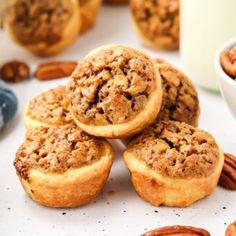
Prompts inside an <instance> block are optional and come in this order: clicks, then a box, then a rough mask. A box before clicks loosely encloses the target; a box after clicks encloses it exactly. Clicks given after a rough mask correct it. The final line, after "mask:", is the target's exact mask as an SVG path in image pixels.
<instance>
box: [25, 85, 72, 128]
mask: <svg viewBox="0 0 236 236" xmlns="http://www.w3.org/2000/svg"><path fill="white" fill-rule="evenodd" d="M69 105H70V101H69V99H68V97H67V95H66V89H65V86H58V87H56V88H53V89H50V90H48V91H47V92H44V93H42V94H40V95H39V96H37V97H35V98H34V99H32V100H31V101H30V102H29V103H28V104H27V105H26V107H25V112H24V113H25V114H24V119H25V126H26V127H27V128H28V129H32V128H35V127H38V126H52V125H65V124H69V123H72V122H73V119H72V116H71V113H70V111H69Z"/></svg>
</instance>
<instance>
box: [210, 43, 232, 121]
mask: <svg viewBox="0 0 236 236" xmlns="http://www.w3.org/2000/svg"><path fill="white" fill-rule="evenodd" d="M215 69H216V73H217V76H218V79H219V84H220V89H221V93H222V95H223V98H224V100H225V102H226V104H227V105H228V107H229V109H230V111H231V113H232V114H233V116H234V118H235V119H236V39H233V40H230V41H228V42H227V43H225V44H224V45H223V46H222V47H221V48H220V49H219V50H218V52H217V54H216V58H215Z"/></svg>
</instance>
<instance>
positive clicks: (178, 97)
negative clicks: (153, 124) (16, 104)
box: [155, 59, 200, 126]
mask: <svg viewBox="0 0 236 236" xmlns="http://www.w3.org/2000/svg"><path fill="white" fill-rule="evenodd" d="M155 61H156V63H157V66H158V68H159V71H160V74H161V79H162V88H163V99H162V107H161V110H160V113H159V114H158V116H157V119H156V120H157V121H162V120H163V121H168V120H175V121H180V122H185V123H187V124H189V125H193V126H197V125H198V119H199V115H200V106H199V100H198V93H197V90H196V88H195V86H194V84H193V83H192V81H191V80H190V79H189V78H188V77H187V76H186V75H185V74H183V73H182V72H181V71H179V70H177V69H176V68H174V67H173V66H172V65H170V64H169V63H167V62H165V61H163V60H161V59H156V60H155Z"/></svg>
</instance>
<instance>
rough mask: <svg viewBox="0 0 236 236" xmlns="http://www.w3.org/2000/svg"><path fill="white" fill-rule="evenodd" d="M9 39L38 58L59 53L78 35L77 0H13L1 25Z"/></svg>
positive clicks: (78, 13) (78, 15) (78, 16)
mask: <svg viewBox="0 0 236 236" xmlns="http://www.w3.org/2000/svg"><path fill="white" fill-rule="evenodd" d="M4 24H5V28H6V30H7V32H8V33H9V35H10V36H11V38H12V39H13V40H14V41H15V42H16V43H18V44H20V45H21V46H23V47H24V48H26V49H27V50H29V51H31V52H32V53H34V54H36V55H39V56H48V55H52V54H56V53H59V52H60V51H62V50H63V49H65V48H66V47H68V46H69V45H70V44H71V43H72V42H74V40H75V39H76V37H77V35H78V31H79V28H80V24H81V22H80V12H79V6H78V2H77V0H55V1H49V0H44V1H41V0H15V1H13V2H12V3H11V5H10V6H9V8H8V10H7V12H6V19H5V21H4Z"/></svg>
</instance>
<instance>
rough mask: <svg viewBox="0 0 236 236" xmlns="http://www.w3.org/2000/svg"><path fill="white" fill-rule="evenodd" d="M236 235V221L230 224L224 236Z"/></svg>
mask: <svg viewBox="0 0 236 236" xmlns="http://www.w3.org/2000/svg"><path fill="white" fill-rule="evenodd" d="M235 235H236V221H234V223H232V224H230V225H229V226H228V227H227V229H226V232H225V236H235Z"/></svg>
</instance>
